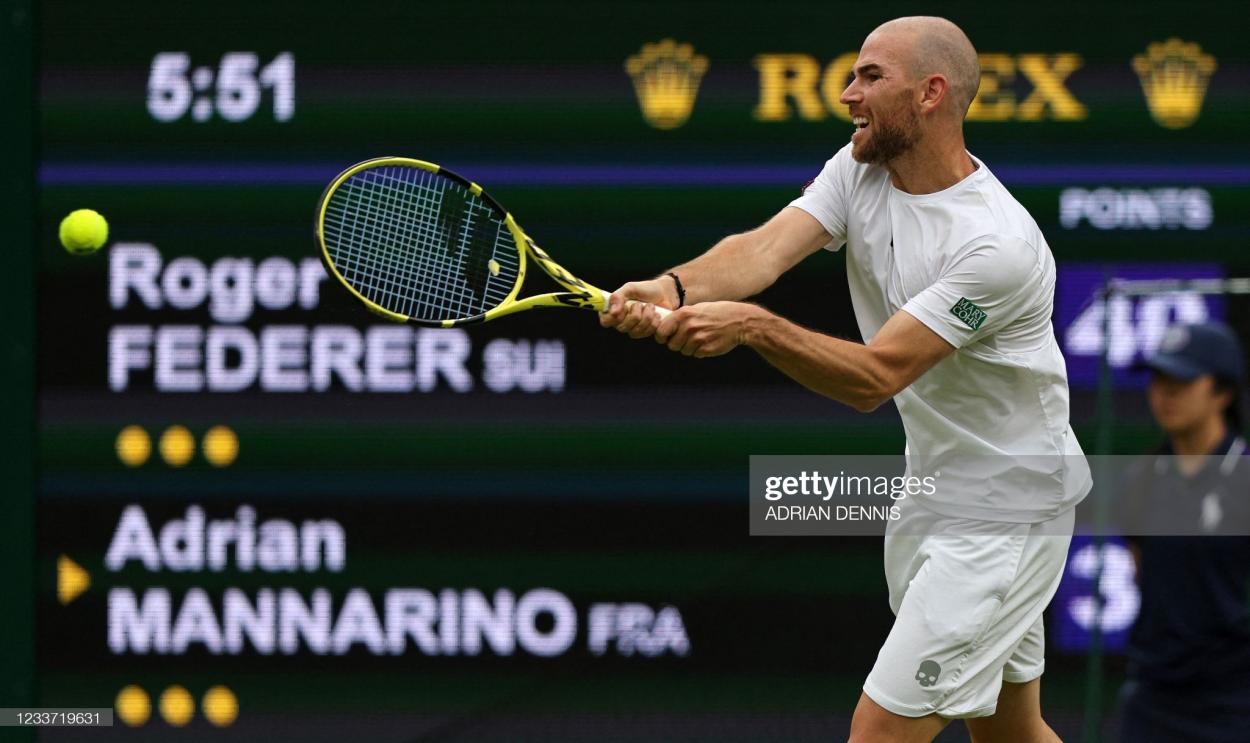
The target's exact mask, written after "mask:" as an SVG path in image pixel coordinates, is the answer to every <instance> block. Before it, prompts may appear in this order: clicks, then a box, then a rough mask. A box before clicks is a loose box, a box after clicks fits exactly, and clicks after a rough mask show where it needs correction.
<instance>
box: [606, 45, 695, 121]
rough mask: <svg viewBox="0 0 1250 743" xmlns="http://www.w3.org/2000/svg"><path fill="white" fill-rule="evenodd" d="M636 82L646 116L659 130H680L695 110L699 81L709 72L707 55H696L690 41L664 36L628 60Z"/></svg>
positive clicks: (639, 98)
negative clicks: (675, 39) (684, 41)
mask: <svg viewBox="0 0 1250 743" xmlns="http://www.w3.org/2000/svg"><path fill="white" fill-rule="evenodd" d="M625 71H626V72H628V73H629V76H630V78H632V79H633V81H634V92H635V93H636V94H637V95H638V105H639V107H640V108H641V109H642V117H643V118H644V119H646V120H647V123H648V124H650V125H651V126H653V127H655V128H656V129H676V128H677V127H679V126H681V125H682V124H684V123H686V119H689V118H690V112H691V110H693V109H694V99H695V96H697V95H698V94H699V83H700V82H701V81H702V80H703V73H705V72H707V57H704V56H703V55H701V54H695V52H694V47H692V46H691V45H689V44H678V43H677V42H676V41H673V40H672V39H664V40H663V41H661V42H658V43H656V44H643V45H642V49H641V50H640V51H639V52H638V53H637V54H635V55H634V56H632V57H630V58H629V59H628V60H626V61H625Z"/></svg>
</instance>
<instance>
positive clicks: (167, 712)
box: [159, 686, 195, 728]
mask: <svg viewBox="0 0 1250 743" xmlns="http://www.w3.org/2000/svg"><path fill="white" fill-rule="evenodd" d="M159 705H160V710H161V717H164V718H165V722H168V723H169V724H170V725H173V726H174V727H176V728H180V727H182V726H183V725H186V724H187V723H188V722H191V717H192V715H194V714H195V700H194V699H192V698H191V692H189V691H187V690H186V689H184V688H182V687H181V686H171V687H169V688H168V689H166V690H165V691H163V692H161V699H160V702H159Z"/></svg>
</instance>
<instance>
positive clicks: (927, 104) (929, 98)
mask: <svg viewBox="0 0 1250 743" xmlns="http://www.w3.org/2000/svg"><path fill="white" fill-rule="evenodd" d="M948 93H950V81H949V80H947V79H946V76H945V75H929V76H928V77H926V78H925V79H924V88H923V89H922V90H921V96H920V108H921V109H922V110H924V111H932V110H933V109H935V108H937V107H938V106H940V105H942V101H944V100H946V96H947V94H948Z"/></svg>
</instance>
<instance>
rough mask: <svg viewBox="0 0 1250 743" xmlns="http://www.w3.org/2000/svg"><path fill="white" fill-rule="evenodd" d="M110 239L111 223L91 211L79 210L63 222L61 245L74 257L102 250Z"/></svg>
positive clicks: (70, 214)
mask: <svg viewBox="0 0 1250 743" xmlns="http://www.w3.org/2000/svg"><path fill="white" fill-rule="evenodd" d="M108 239H109V223H108V222H105V221H104V217H101V216H100V213H99V212H97V211H93V210H91V209H77V210H75V211H72V212H70V213H69V216H68V217H66V218H65V219H62V220H61V245H62V246H64V247H65V249H66V250H67V251H69V252H70V253H71V254H73V255H86V254H88V253H94V252H96V251H97V250H99V249H100V246H101V245H104V243H106V242H107V241H108Z"/></svg>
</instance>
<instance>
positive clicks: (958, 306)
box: [951, 297, 989, 330]
mask: <svg viewBox="0 0 1250 743" xmlns="http://www.w3.org/2000/svg"><path fill="white" fill-rule="evenodd" d="M951 314H952V315H954V316H955V317H958V318H959V320H960V322H962V323H963V324H964V325H967V326H968V327H970V328H972V329H973V330H980V329H981V323H983V322H985V318H987V317H989V315H987V314H985V311H984V310H982V309H981V308H980V307H978V306H976V305H975V304H973V303H972V302H969V301H968V300H967V298H966V297H960V298H959V301H958V302H956V303H955V306H954V307H951Z"/></svg>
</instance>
